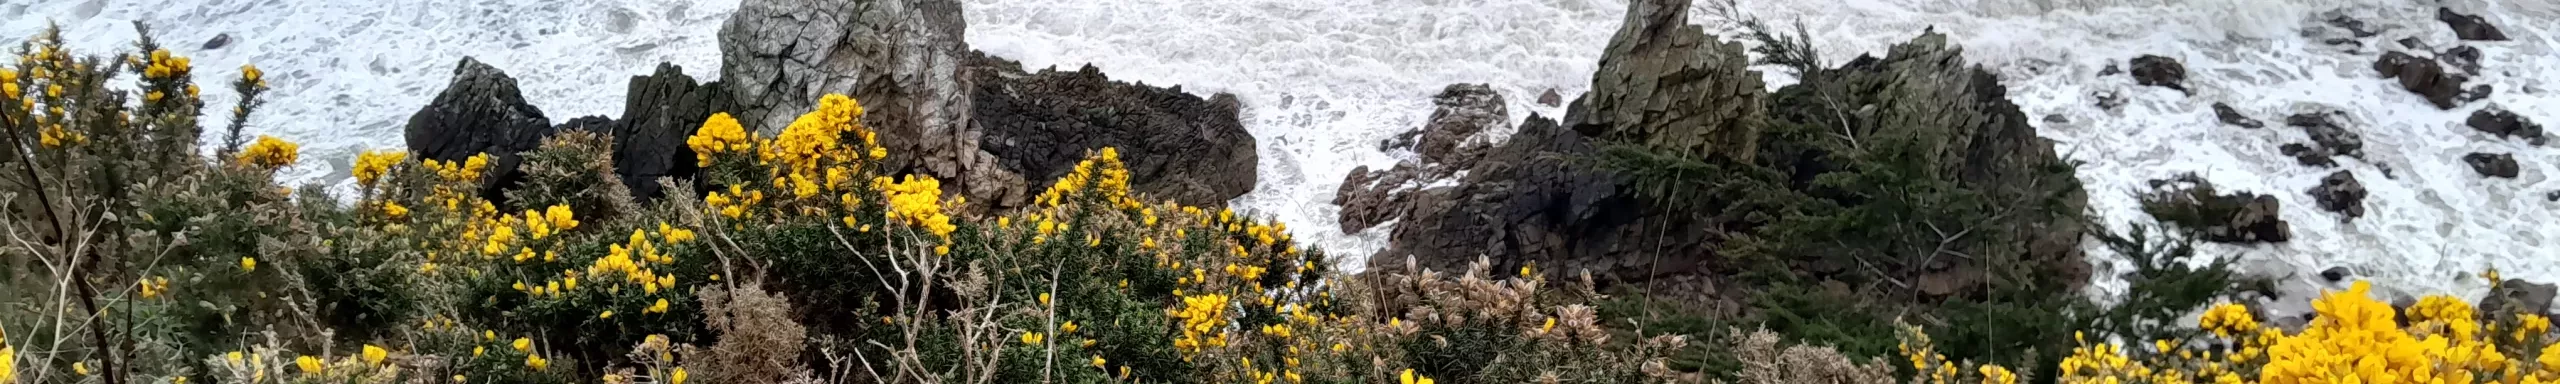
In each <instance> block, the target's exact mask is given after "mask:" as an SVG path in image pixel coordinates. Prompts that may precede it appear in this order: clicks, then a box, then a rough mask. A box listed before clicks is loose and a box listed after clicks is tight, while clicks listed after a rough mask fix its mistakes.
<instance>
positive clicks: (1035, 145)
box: [866, 52, 1498, 207]
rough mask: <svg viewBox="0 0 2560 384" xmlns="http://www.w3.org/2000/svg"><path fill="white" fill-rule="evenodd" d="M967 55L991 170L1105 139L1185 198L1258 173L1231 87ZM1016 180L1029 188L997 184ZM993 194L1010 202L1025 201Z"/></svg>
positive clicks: (1048, 177)
mask: <svg viewBox="0 0 2560 384" xmlns="http://www.w3.org/2000/svg"><path fill="white" fill-rule="evenodd" d="M966 56H967V60H966V61H964V63H967V66H968V67H967V69H966V71H965V73H969V74H971V76H972V77H971V78H970V79H969V81H967V82H966V83H968V84H970V86H971V87H972V89H973V91H972V92H973V95H972V96H970V97H969V99H970V100H971V108H970V113H971V115H972V116H973V117H972V118H971V119H970V124H971V126H970V129H969V130H968V131H969V132H972V133H974V134H979V135H983V136H982V137H981V138H980V139H978V140H975V141H977V142H978V143H979V147H978V148H977V150H978V151H982V152H984V153H988V154H991V155H992V156H993V157H994V159H995V164H996V165H997V166H998V167H997V168H995V169H996V170H1000V171H1002V172H1004V173H1011V174H1018V175H1021V176H1022V177H1023V178H1024V180H1026V181H1027V182H1028V183H1030V184H1029V185H1031V186H1047V185H1049V184H1050V183H1051V182H1052V181H1054V180H1057V179H1058V178H1059V177H1063V176H1066V175H1067V174H1068V173H1069V172H1070V171H1073V170H1074V167H1075V164H1076V163H1077V162H1078V161H1080V160H1082V159H1083V158H1084V157H1085V155H1086V153H1087V152H1088V151H1094V150H1099V149H1101V148H1103V147H1113V148H1116V149H1117V150H1118V151H1119V152H1120V158H1121V162H1122V163H1123V164H1125V165H1126V166H1127V167H1128V168H1129V179H1130V180H1129V187H1130V190H1132V191H1136V192H1139V193H1144V194H1147V195H1149V196H1153V197H1156V198H1160V199H1171V200H1173V201H1175V202H1180V203H1183V204H1188V205H1199V206H1209V205H1219V204H1224V203H1226V202H1227V201H1228V200H1233V199H1235V197H1236V196H1241V195H1244V193H1245V192H1248V191H1251V190H1252V189H1253V185H1254V183H1255V182H1257V181H1258V180H1259V179H1258V178H1259V177H1260V176H1259V174H1258V173H1256V172H1255V170H1254V166H1255V165H1256V164H1257V162H1259V161H1260V160H1259V158H1258V156H1259V154H1257V153H1255V152H1254V138H1253V135H1252V134H1251V133H1250V132H1246V131H1245V129H1244V123H1243V121H1242V120H1241V119H1240V117H1239V113H1240V108H1241V106H1240V105H1239V104H1238V103H1237V101H1236V99H1235V96H1233V95H1228V94H1223V93H1222V94H1216V95H1211V96H1209V97H1207V98H1202V97H1201V96H1197V95H1192V94H1190V93H1185V92H1183V91H1182V88H1181V87H1173V88H1164V87H1155V86H1149V85H1146V84H1132V83H1127V82H1120V81H1112V80H1111V79H1110V78H1109V77H1107V76H1104V75H1103V73H1102V71H1101V70H1100V69H1098V68H1095V67H1093V66H1091V65H1087V66H1084V67H1082V68H1079V69H1077V70H1074V71H1061V70H1055V69H1045V70H1041V71H1039V72H1036V73H1033V72H1024V71H1023V70H1022V68H1021V64H1019V63H1015V62H1012V61H1008V60H1004V59H1000V58H995V57H990V56H986V55H984V54H981V53H976V52H971V53H969V54H968V55H966ZM1497 103H1498V101H1497ZM866 105H868V104H867V103H866ZM1497 105H1498V104H1497ZM883 136H887V135H886V134H883ZM1425 139H1426V140H1428V139H1430V138H1429V137H1427V136H1426V137H1425ZM882 140H883V141H886V140H887V138H885V137H884V138H883V139H882ZM986 182H994V181H986ZM1015 188H1029V187H1028V186H1007V187H1005V188H1004V189H1005V190H1013V189H1015ZM1031 190H1037V189H1036V188H1032V189H1031ZM990 201H991V202H994V203H996V206H998V207H1011V206H1017V204H1020V203H1024V202H1027V199H1026V200H995V199H990Z"/></svg>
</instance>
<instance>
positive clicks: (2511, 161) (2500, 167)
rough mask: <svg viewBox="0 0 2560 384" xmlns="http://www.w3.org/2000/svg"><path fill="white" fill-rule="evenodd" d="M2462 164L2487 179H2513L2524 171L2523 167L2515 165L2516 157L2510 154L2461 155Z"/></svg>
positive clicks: (2480, 153) (2482, 153) (2473, 153)
mask: <svg viewBox="0 0 2560 384" xmlns="http://www.w3.org/2000/svg"><path fill="white" fill-rule="evenodd" d="M2462 163H2463V164H2468V165H2471V171H2473V172H2479V173H2480V175H2481V176H2487V177H2499V178H2509V179H2513V178H2516V175H2517V174H2519V173H2523V171H2524V169H2523V167H2520V166H2517V165H2516V155H2515V154H2510V153H2487V152H2472V153H2471V154H2468V155H2462Z"/></svg>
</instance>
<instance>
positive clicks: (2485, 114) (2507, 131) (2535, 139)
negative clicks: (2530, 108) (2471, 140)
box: [2463, 105, 2544, 145]
mask: <svg viewBox="0 0 2560 384" xmlns="http://www.w3.org/2000/svg"><path fill="white" fill-rule="evenodd" d="M2463 125H2469V126H2471V129H2475V130H2479V131H2480V132H2485V133H2488V134H2491V135H2497V136H2498V137H2502V138H2504V137H2520V138H2524V140H2525V142H2526V143H2529V144H2533V145H2542V143H2543V141H2544V137H2543V134H2542V125H2541V124H2535V123H2534V122H2533V120H2530V119H2526V118H2524V116H2517V115H2516V114H2515V112H2508V111H2507V110H2506V109H2505V108H2502V107H2499V106H2496V105H2491V106H2489V107H2488V108H2481V109H2480V110H2479V111H2473V112H2471V117H2470V118H2468V119H2464V120H2463Z"/></svg>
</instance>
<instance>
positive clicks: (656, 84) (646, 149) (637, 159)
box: [610, 63, 730, 199]
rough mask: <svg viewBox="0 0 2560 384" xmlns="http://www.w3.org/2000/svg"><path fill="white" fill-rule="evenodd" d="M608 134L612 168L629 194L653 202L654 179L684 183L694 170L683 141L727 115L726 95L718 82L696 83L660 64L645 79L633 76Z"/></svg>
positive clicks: (690, 153) (655, 193) (656, 190)
mask: <svg viewBox="0 0 2560 384" xmlns="http://www.w3.org/2000/svg"><path fill="white" fill-rule="evenodd" d="M626 89H627V91H628V92H626V94H627V95H629V96H626V98H625V99H623V102H622V120H620V121H618V124H616V125H615V126H614V127H613V130H612V131H610V132H611V133H612V134H613V169H614V171H615V172H617V173H620V174H621V176H622V185H623V186H625V187H629V188H630V189H631V195H632V196H635V197H639V198H642V199H649V198H656V197H658V196H661V195H663V194H664V193H665V192H664V191H660V190H659V188H660V187H659V185H658V178H660V177H672V178H677V179H688V178H691V177H693V174H694V172H695V171H697V170H699V169H698V166H697V165H696V163H695V161H694V156H693V150H692V149H691V148H688V147H686V146H685V143H684V139H685V138H686V137H689V136H692V135H693V132H694V131H695V130H699V129H701V128H702V122H703V121H704V120H709V119H710V118H711V115H712V114H714V113H719V112H723V111H728V110H729V106H730V102H729V92H728V90H727V89H723V88H722V85H721V84H720V83H719V82H716V81H715V82H711V83H696V82H694V80H693V77H692V76H687V75H685V74H684V68H682V67H677V66H675V65H674V64H666V63H660V64H658V69H657V71H656V72H653V73H651V74H649V75H648V76H632V77H631V83H630V86H629V87H628V88H626Z"/></svg>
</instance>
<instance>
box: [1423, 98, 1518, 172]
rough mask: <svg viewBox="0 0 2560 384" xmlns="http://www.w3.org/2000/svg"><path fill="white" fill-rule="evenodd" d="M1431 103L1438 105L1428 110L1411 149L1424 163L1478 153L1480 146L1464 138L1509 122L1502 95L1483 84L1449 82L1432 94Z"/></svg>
mask: <svg viewBox="0 0 2560 384" xmlns="http://www.w3.org/2000/svg"><path fill="white" fill-rule="evenodd" d="M1431 103H1432V104H1434V105H1438V106H1439V109H1437V110H1434V111H1432V112H1431V120H1429V122H1428V123H1424V125H1423V126H1422V137H1421V139H1420V140H1418V141H1416V142H1415V143H1414V152H1415V153H1416V154H1419V155H1421V156H1422V162H1424V163H1443V162H1464V161H1466V160H1469V159H1470V158H1472V157H1475V156H1477V155H1480V154H1479V153H1478V152H1482V151H1483V149H1482V148H1477V146H1474V145H1470V143H1468V142H1467V139H1468V138H1471V137H1475V135H1476V133H1479V132H1484V131H1485V130H1487V129H1498V128H1502V126H1504V125H1508V124H1510V123H1511V113H1510V112H1509V111H1508V110H1507V109H1506V107H1505V104H1504V103H1503V102H1502V95H1501V94H1499V93H1495V92H1494V91H1493V87H1491V86H1487V85H1484V84H1451V85H1449V86H1448V87H1446V88H1443V89H1441V90H1440V95H1439V96H1433V97H1432V98H1431Z"/></svg>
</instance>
